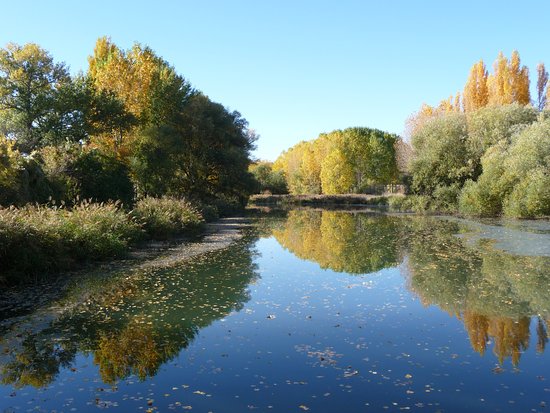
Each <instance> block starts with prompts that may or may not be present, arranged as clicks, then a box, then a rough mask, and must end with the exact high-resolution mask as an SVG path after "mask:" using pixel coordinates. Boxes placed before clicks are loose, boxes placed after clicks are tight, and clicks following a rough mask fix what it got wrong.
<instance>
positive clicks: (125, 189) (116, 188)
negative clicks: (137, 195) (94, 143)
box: [71, 150, 134, 207]
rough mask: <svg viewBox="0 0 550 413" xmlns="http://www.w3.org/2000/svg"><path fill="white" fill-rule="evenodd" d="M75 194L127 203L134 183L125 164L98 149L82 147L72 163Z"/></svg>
mask: <svg viewBox="0 0 550 413" xmlns="http://www.w3.org/2000/svg"><path fill="white" fill-rule="evenodd" d="M71 177H72V178H73V179H74V180H75V182H76V183H77V191H78V196H79V197H80V198H81V199H92V200H94V201H96V202H105V201H116V200H118V201H121V202H122V203H123V204H124V205H126V206H128V207H130V206H131V205H132V203H133V200H134V186H133V184H132V181H131V180H130V176H129V171H128V167H127V166H126V165H125V164H124V163H123V162H121V161H119V160H118V159H116V158H115V157H113V156H112V155H108V154H105V153H101V152H99V151H97V150H91V151H82V152H80V154H79V156H78V157H77V158H76V159H75V161H74V162H73V164H72V165H71Z"/></svg>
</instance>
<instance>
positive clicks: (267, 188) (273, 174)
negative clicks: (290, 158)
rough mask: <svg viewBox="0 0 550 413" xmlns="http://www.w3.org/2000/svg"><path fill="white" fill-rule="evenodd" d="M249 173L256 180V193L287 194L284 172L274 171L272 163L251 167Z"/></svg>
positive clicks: (261, 162) (257, 164)
mask: <svg viewBox="0 0 550 413" xmlns="http://www.w3.org/2000/svg"><path fill="white" fill-rule="evenodd" d="M248 170H249V172H250V173H251V174H252V175H253V176H254V179H255V180H256V192H258V193H259V192H269V193H272V194H287V193H288V188H287V186H286V180H285V176H284V174H283V172H282V171H274V170H273V163H272V162H265V161H260V162H256V163H253V164H251V165H250V167H249V168H248Z"/></svg>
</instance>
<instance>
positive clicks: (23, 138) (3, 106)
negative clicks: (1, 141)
mask: <svg viewBox="0 0 550 413" xmlns="http://www.w3.org/2000/svg"><path fill="white" fill-rule="evenodd" d="M69 83H70V77H69V74H68V71H67V69H66V68H65V65H64V64H62V63H55V62H54V61H53V58H52V57H51V56H50V55H49V53H48V52H46V51H45V50H44V49H42V48H40V46H38V45H36V44H34V43H29V44H26V45H24V46H19V45H17V44H13V43H10V44H8V45H7V47H6V48H5V49H0V116H1V117H2V118H3V121H2V122H1V123H2V124H3V128H4V131H3V132H4V133H5V134H6V136H8V137H10V138H13V139H15V140H16V141H17V145H18V146H19V147H20V148H21V149H22V150H23V151H25V152H30V151H31V150H33V149H34V148H36V147H39V146H41V144H42V139H43V136H44V134H45V133H46V132H47V131H49V130H51V129H52V123H55V118H56V117H58V116H59V115H57V112H59V111H60V109H62V108H59V107H58V104H59V103H60V101H61V100H62V99H60V98H61V96H60V94H61V93H62V92H61V91H64V90H65V89H64V88H65V86H66V85H67V84H69ZM58 99H59V100H58ZM56 109H57V110H56ZM52 114H53V118H52Z"/></svg>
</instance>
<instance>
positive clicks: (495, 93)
mask: <svg viewBox="0 0 550 413" xmlns="http://www.w3.org/2000/svg"><path fill="white" fill-rule="evenodd" d="M493 68H494V73H493V74H492V75H490V76H489V78H488V84H489V103H490V104H493V105H507V104H510V103H519V104H520V105H528V104H529V103H531V97H530V93H529V69H528V68H527V67H526V66H523V67H522V66H521V62H520V58H519V53H518V52H517V51H516V50H514V52H512V58H511V60H510V61H508V59H507V58H506V57H505V56H504V54H503V53H502V52H500V53H499V55H498V57H497V59H496V61H495V63H494V66H493Z"/></svg>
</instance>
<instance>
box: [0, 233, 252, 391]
mask: <svg viewBox="0 0 550 413" xmlns="http://www.w3.org/2000/svg"><path fill="white" fill-rule="evenodd" d="M254 254H255V252H254V250H253V249H251V248H250V245H249V242H248V243H247V242H242V243H241V244H238V245H235V246H233V247H230V248H229V249H227V250H224V251H218V252H214V253H209V254H206V255H204V256H201V257H200V258H198V259H196V260H193V261H192V262H190V263H185V264H182V265H178V266H176V267H173V268H167V269H162V270H151V269H149V270H138V271H134V272H132V273H129V274H118V275H117V276H112V277H109V278H108V280H105V279H103V280H101V281H99V282H98V281H97V280H94V279H93V278H92V279H91V280H89V283H87V284H85V285H84V286H82V285H81V286H80V287H79V289H78V290H79V292H78V293H76V292H75V293H74V295H75V297H74V298H73V297H71V296H70V293H69V297H68V298H66V299H65V303H64V304H65V307H66V308H70V310H66V311H65V312H63V314H62V315H61V316H60V317H59V318H57V319H55V320H53V321H52V322H51V323H50V324H49V325H48V326H47V327H46V328H43V329H39V328H37V329H35V331H25V332H23V333H17V335H14V336H12V337H10V336H9V333H8V334H6V336H4V337H3V344H4V345H5V346H6V347H4V348H6V349H7V350H8V353H7V354H3V355H2V356H3V357H4V359H3V360H6V359H7V361H5V362H2V363H0V373H1V379H2V380H1V381H2V383H3V384H11V385H14V386H15V387H23V386H26V385H32V386H35V387H43V386H46V385H48V384H49V383H51V382H52V381H53V380H54V379H55V378H56V376H57V374H58V373H59V370H60V368H62V367H70V366H71V364H72V363H73V362H74V358H75V355H76V354H77V353H78V352H83V353H92V354H93V357H94V363H96V364H97V365H98V366H99V371H100V375H101V378H102V380H103V381H104V382H105V383H108V384H114V383H115V382H116V381H117V380H120V379H123V378H125V377H128V376H129V375H136V376H137V377H138V378H139V379H141V380H143V379H145V378H147V377H151V376H154V375H155V374H156V373H157V371H158V369H159V367H160V366H161V365H162V364H163V363H165V362H167V361H168V360H170V359H172V358H174V357H175V356H177V355H178V354H179V352H180V351H181V350H182V349H184V348H186V347H187V346H188V345H189V343H190V342H191V341H192V340H193V339H194V337H195V336H196V334H197V332H198V331H199V330H200V329H201V328H204V327H206V326H208V325H210V324H211V323H212V322H214V321H215V320H217V319H220V318H223V317H224V316H226V315H227V314H229V313H230V312H232V311H237V310H239V309H241V308H242V307H243V305H244V303H246V302H247V301H248V300H249V299H250V296H249V293H248V286H249V284H250V283H251V282H253V281H254V280H255V279H256V278H257V277H258V275H257V268H256V266H255V264H254V263H253V261H252V257H253V255H254ZM82 290H87V292H86V299H85V301H84V302H80V300H81V299H82V297H81V291H82ZM73 299H74V302H73ZM19 342H20V343H21V344H19V345H17V344H15V343H19ZM8 346H9V347H8Z"/></svg>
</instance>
